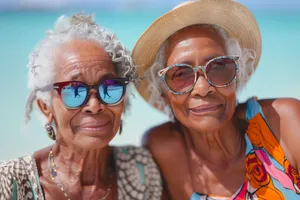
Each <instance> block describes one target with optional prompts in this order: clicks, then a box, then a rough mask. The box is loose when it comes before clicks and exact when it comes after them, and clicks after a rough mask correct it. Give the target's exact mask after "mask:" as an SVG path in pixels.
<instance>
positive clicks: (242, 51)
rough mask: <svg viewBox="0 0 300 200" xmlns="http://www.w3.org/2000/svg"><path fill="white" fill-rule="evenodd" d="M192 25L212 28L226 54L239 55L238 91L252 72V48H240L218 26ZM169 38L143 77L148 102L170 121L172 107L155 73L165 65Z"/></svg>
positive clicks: (234, 40) (253, 52)
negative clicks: (165, 99)
mask: <svg viewBox="0 0 300 200" xmlns="http://www.w3.org/2000/svg"><path fill="white" fill-rule="evenodd" d="M192 26H196V27H208V28H212V29H213V30H215V31H216V32H217V34H218V35H219V36H220V37H221V38H222V39H223V42H224V45H225V49H226V53H227V55H237V56H239V57H240V58H239V61H238V63H239V70H238V74H237V92H238V93H239V92H240V91H242V89H243V88H244V87H245V84H246V83H247V81H248V80H249V78H250V75H251V74H252V73H253V72H254V60H255V57H256V53H255V51H254V50H252V49H246V48H241V46H240V44H239V42H238V40H237V39H235V38H231V37H230V36H229V35H228V34H227V33H226V31H225V30H224V29H223V28H221V27H219V26H216V25H210V24H198V25H192ZM186 28H187V27H186ZM175 34H176V33H175ZM175 34H173V35H175ZM173 35H172V36H173ZM172 36H171V37H172ZM169 39H170V37H169V38H168V39H167V40H166V41H165V42H164V43H163V44H162V45H161V46H160V48H159V50H158V53H157V54H156V58H155V61H154V63H153V64H152V66H150V67H149V68H148V69H147V70H146V72H145V77H144V78H145V79H146V80H147V81H148V82H149V85H148V88H147V91H148V92H149V93H151V96H150V98H149V100H148V102H149V103H150V104H151V105H154V104H156V105H157V107H158V108H159V109H160V110H162V111H163V112H164V113H165V114H167V115H168V116H169V118H170V120H171V121H174V120H175V118H174V114H173V112H172V109H171V108H170V106H169V105H168V104H166V103H165V101H164V100H163V98H162V94H163V90H162V88H163V87H164V85H163V82H162V80H161V78H160V77H159V76H158V75H157V73H158V71H159V70H161V69H163V68H165V67H166V55H165V53H166V48H167V45H168V41H169Z"/></svg>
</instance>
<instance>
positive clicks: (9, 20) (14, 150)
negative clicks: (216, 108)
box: [0, 0, 300, 160]
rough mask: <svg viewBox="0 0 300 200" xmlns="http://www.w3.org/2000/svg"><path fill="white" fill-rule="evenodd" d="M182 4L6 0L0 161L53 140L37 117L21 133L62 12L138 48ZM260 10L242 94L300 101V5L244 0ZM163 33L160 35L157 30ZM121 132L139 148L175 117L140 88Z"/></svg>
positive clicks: (121, 141)
mask: <svg viewBox="0 0 300 200" xmlns="http://www.w3.org/2000/svg"><path fill="white" fill-rule="evenodd" d="M181 2H183V1H180V0H50V1H48V0H0V68H1V71H0V72H1V74H2V75H1V76H2V77H1V79H0V85H2V88H1V91H2V92H1V93H0V111H1V112H0V132H1V133H0V160H7V159H11V158H16V157H19V156H22V155H25V154H30V153H32V152H34V151H36V150H38V149H40V148H43V147H46V146H48V145H50V144H52V143H53V141H51V140H50V139H49V138H48V136H47V134H46V132H45V130H44V127H43V125H42V124H41V123H40V120H39V118H38V115H37V114H36V113H34V114H33V115H32V120H31V121H30V122H29V125H28V128H27V133H24V132H22V131H21V130H22V127H23V121H24V107H25V101H26V97H27V94H28V92H29V91H28V89H27V80H28V76H27V72H28V70H27V67H26V65H27V62H28V55H29V53H30V52H31V50H32V49H33V48H34V47H35V45H36V44H37V42H38V41H39V40H41V39H42V38H43V37H44V34H45V31H46V30H49V29H51V28H52V27H53V24H54V22H55V21H56V19H57V18H58V17H59V16H60V15H71V14H72V13H76V12H81V11H84V12H86V13H93V14H95V15H96V21H97V22H98V23H99V24H101V25H102V26H104V27H106V28H108V29H109V30H111V31H113V32H115V33H117V35H118V37H119V38H120V40H121V41H122V42H123V43H124V44H125V45H126V46H127V48H128V49H129V50H132V48H133V46H134V44H135V42H136V40H137V39H138V37H139V36H140V35H141V33H142V32H143V31H144V30H145V29H146V28H147V27H148V26H149V25H150V23H151V22H152V21H153V20H155V19H156V18H157V17H159V16H160V15H161V14H163V13H164V12H166V11H168V10H170V9H171V8H173V7H174V6H175V5H177V4H178V3H181ZM238 2H241V3H243V4H245V5H246V6H247V7H249V8H250V10H251V11H253V13H254V15H255V17H256V19H257V21H258V24H259V26H260V28H261V33H262V38H263V51H262V57H261V60H260V63H259V66H258V69H257V70H256V72H255V73H254V76H253V77H252V78H251V80H250V82H249V83H248V85H247V87H246V88H245V89H244V90H243V92H242V93H241V94H240V95H239V101H240V102H243V101H245V100H246V99H248V98H249V97H252V96H257V97H258V98H276V97H294V98H298V99H300V62H299V57H300V55H299V52H300V51H299V47H300V1H299V0H285V1H282V0H264V1H261V0H238ZM157 34H159V33H157ZM132 93H133V94H134V97H133V96H132V95H131V103H132V107H131V111H130V113H129V115H127V116H126V117H125V118H124V127H123V133H122V135H118V136H116V137H115V138H114V140H113V141H112V142H111V144H112V145H128V144H130V145H140V144H141V137H142V135H143V134H144V133H145V132H146V131H147V130H148V129H149V128H150V127H152V126H154V125H157V124H160V123H163V122H165V121H167V120H168V118H167V117H166V116H165V115H163V114H162V113H160V112H158V111H157V110H155V109H153V108H152V107H151V106H149V105H148V104H147V103H146V102H144V100H143V99H142V98H141V97H140V96H139V94H137V93H136V91H134V90H133V92H132Z"/></svg>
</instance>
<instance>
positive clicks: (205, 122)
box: [187, 116, 225, 132]
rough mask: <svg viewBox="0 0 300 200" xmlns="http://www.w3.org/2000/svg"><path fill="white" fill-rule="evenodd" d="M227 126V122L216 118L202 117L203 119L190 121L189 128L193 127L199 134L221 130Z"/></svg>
mask: <svg viewBox="0 0 300 200" xmlns="http://www.w3.org/2000/svg"><path fill="white" fill-rule="evenodd" d="M224 124H225V120H224V119H222V118H216V117H212V116H209V117H202V118H201V119H191V120H189V124H188V126H187V127H188V128H189V127H191V128H192V129H193V130H196V131H199V132H211V131H218V130H220V129H221V128H222V127H223V126H224Z"/></svg>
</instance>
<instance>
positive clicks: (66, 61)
mask: <svg viewBox="0 0 300 200" xmlns="http://www.w3.org/2000/svg"><path fill="white" fill-rule="evenodd" d="M54 55H55V56H54V62H55V66H56V69H57V72H58V73H59V74H57V76H66V75H67V74H69V73H71V72H72V71H78V72H80V73H81V72H83V71H82V70H84V69H86V68H93V67H94V68H95V67H97V68H101V70H103V71H107V72H111V71H114V65H113V62H112V60H111V57H110V56H109V55H108V53H107V52H106V51H105V50H104V48H103V47H102V46H101V45H100V44H98V43H97V42H95V41H88V40H72V41H68V42H65V43H63V44H61V45H59V46H58V47H57V48H56V49H55V53H54ZM95 70H99V69H95Z"/></svg>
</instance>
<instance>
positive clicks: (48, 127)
mask: <svg viewBox="0 0 300 200" xmlns="http://www.w3.org/2000/svg"><path fill="white" fill-rule="evenodd" d="M45 129H46V131H47V133H48V136H49V137H50V138H51V139H52V140H56V133H55V131H54V128H53V127H52V126H51V124H46V125H45Z"/></svg>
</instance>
